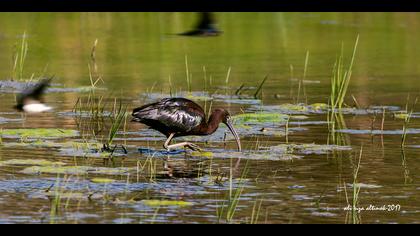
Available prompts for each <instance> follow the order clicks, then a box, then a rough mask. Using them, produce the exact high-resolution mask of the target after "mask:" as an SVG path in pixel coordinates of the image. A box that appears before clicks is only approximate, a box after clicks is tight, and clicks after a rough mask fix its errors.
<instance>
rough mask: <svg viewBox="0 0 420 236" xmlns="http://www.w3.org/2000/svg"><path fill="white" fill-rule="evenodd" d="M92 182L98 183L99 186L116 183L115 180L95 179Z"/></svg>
mask: <svg viewBox="0 0 420 236" xmlns="http://www.w3.org/2000/svg"><path fill="white" fill-rule="evenodd" d="M90 181H92V182H93V183H98V184H109V183H113V182H115V179H107V178H93V179H91V180H90Z"/></svg>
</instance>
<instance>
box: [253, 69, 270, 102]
mask: <svg viewBox="0 0 420 236" xmlns="http://www.w3.org/2000/svg"><path fill="white" fill-rule="evenodd" d="M267 79H268V75H266V76H265V77H264V79H263V80H262V81H261V83H260V85H259V86H258V88H257V90H256V91H255V93H254V98H255V99H257V98H258V96H259V94H260V92H261V90H262V87H263V86H264V84H265V81H266V80H267Z"/></svg>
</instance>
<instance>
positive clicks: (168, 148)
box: [165, 142, 202, 152]
mask: <svg viewBox="0 0 420 236" xmlns="http://www.w3.org/2000/svg"><path fill="white" fill-rule="evenodd" d="M179 147H187V148H189V149H191V150H193V151H200V152H201V151H202V149H201V148H200V147H199V146H197V145H195V144H193V143H190V142H183V143H177V144H172V145H168V146H166V147H165V148H166V149H167V150H168V151H170V150H171V149H175V148H179Z"/></svg>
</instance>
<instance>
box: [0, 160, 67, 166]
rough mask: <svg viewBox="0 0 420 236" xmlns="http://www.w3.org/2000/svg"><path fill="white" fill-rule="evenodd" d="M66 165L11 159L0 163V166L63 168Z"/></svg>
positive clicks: (45, 161)
mask: <svg viewBox="0 0 420 236" xmlns="http://www.w3.org/2000/svg"><path fill="white" fill-rule="evenodd" d="M63 165H66V163H63V162H52V161H48V160H44V159H11V160H7V161H0V166H49V167H51V166H63Z"/></svg>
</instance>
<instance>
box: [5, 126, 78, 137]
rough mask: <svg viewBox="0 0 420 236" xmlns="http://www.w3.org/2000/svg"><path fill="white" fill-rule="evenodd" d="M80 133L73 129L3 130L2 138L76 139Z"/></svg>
mask: <svg viewBox="0 0 420 236" xmlns="http://www.w3.org/2000/svg"><path fill="white" fill-rule="evenodd" d="M78 135H79V132H78V131H76V130H71V129H53V128H38V129H3V130H0V136H1V137H3V138H33V139H57V138H70V137H76V136H78Z"/></svg>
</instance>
